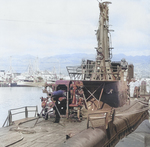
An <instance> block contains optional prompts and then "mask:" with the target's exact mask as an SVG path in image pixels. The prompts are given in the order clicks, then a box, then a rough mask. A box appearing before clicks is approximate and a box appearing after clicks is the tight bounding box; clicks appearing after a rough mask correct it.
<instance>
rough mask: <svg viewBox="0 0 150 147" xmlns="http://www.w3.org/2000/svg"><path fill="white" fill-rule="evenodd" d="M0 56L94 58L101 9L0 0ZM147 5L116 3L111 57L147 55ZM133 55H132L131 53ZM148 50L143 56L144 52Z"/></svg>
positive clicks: (69, 0) (88, 4)
mask: <svg viewBox="0 0 150 147" xmlns="http://www.w3.org/2000/svg"><path fill="white" fill-rule="evenodd" d="M0 2H1V5H0V31H1V34H0V40H1V41H0V48H1V50H0V54H1V55H3V56H4V55H14V54H20V55H23V54H32V55H36V56H39V57H44V56H51V55H56V54H66V53H95V50H94V48H95V47H96V46H97V40H96V36H95V32H94V30H96V29H97V28H98V19H99V7H98V2H97V1H96V0H95V1H93V0H86V1H85V0H82V1H79V0H76V1H73V0H61V1H60V0H57V1H55V0H50V1H49V0H39V1H35V0H13V1H12V0H5V1H2V0H0ZM149 4H150V2H149V1H148V0H137V1H135V0H120V1H117V0H112V4H111V5H109V6H110V11H109V13H110V24H111V25H113V26H112V27H111V28H112V29H114V30H115V32H114V33H113V34H112V43H113V47H114V48H115V50H114V51H113V53H115V54H116V53H125V54H128V55H130V54H133V52H134V54H139V53H140V52H141V50H142V53H143V54H147V55H150V52H149V45H150V43H149V40H150V37H149V35H150V34H149V32H150V26H149V21H150V13H149V8H148V5H149ZM131 49H132V52H131ZM144 50H145V51H144Z"/></svg>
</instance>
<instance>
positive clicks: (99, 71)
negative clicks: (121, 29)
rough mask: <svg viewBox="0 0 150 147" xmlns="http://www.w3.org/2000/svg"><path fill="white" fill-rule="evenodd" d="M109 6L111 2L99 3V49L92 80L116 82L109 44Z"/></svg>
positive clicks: (97, 34) (97, 49)
mask: <svg viewBox="0 0 150 147" xmlns="http://www.w3.org/2000/svg"><path fill="white" fill-rule="evenodd" d="M108 4H111V2H103V3H99V8H100V16H99V27H98V30H97V32H96V36H97V42H98V47H96V51H97V56H96V62H95V67H94V72H93V74H92V76H91V80H114V78H113V74H112V69H111V60H110V59H111V49H112V47H110V43H109V36H108V34H109V16H108V10H109V9H108Z"/></svg>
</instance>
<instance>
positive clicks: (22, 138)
mask: <svg viewBox="0 0 150 147" xmlns="http://www.w3.org/2000/svg"><path fill="white" fill-rule="evenodd" d="M131 103H132V102H131ZM132 106H133V107H134V108H133V109H135V107H136V106H135V104H134V103H133V104H130V105H126V106H124V107H121V108H116V120H118V119H120V118H121V116H124V115H126V114H127V113H128V112H130V111H131V108H132ZM117 115H118V118H117ZM35 122H36V119H35V118H34V119H32V120H27V119H24V120H19V121H16V122H14V124H13V125H12V126H9V127H4V128H0V142H1V144H0V147H4V146H11V147H37V146H38V147H47V146H51V147H58V146H60V145H62V144H64V142H66V135H70V136H71V138H74V137H72V136H78V134H81V133H82V132H83V131H84V130H87V119H83V120H82V121H81V122H77V121H71V120H67V119H65V118H63V119H61V121H60V123H54V118H49V119H48V120H44V119H43V118H40V119H39V120H38V122H37V124H36V125H35ZM34 125H35V126H34ZM99 125H100V126H103V125H104V121H102V122H101V124H99ZM68 140H70V139H68Z"/></svg>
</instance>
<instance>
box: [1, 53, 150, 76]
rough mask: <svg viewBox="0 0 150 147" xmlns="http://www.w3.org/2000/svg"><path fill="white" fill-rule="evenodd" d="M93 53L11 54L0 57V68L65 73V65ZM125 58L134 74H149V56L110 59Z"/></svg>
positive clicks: (72, 64)
mask: <svg viewBox="0 0 150 147" xmlns="http://www.w3.org/2000/svg"><path fill="white" fill-rule="evenodd" d="M95 57H96V55H95V54H85V53H76V54H63V55H56V56H49V57H44V58H40V57H36V56H32V55H24V56H12V57H1V58H0V69H1V70H5V71H8V70H10V69H11V68H12V70H13V72H20V73H22V72H27V70H28V67H30V68H32V69H33V70H37V69H38V68H39V70H42V71H43V70H49V71H54V70H55V72H56V73H60V72H61V73H63V74H66V75H67V69H66V66H79V65H81V62H82V59H85V60H86V59H89V60H95ZM122 58H125V59H126V61H127V62H128V63H129V64H133V65H134V69H135V74H136V75H138V76H139V77H140V76H144V77H147V76H150V56H126V55H124V54H114V55H113V57H112V61H121V59H122Z"/></svg>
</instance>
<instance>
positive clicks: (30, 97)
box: [0, 87, 46, 127]
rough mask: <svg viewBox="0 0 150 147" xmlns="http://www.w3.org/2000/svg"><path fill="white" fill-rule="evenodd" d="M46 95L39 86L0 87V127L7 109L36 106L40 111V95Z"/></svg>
mask: <svg viewBox="0 0 150 147" xmlns="http://www.w3.org/2000/svg"><path fill="white" fill-rule="evenodd" d="M41 96H43V97H46V94H45V93H43V92H42V88H39V87H0V127H2V125H3V123H4V121H5V119H6V117H7V115H8V110H9V109H14V108H19V107H24V106H38V111H39V112H40V111H41V102H40V97H41Z"/></svg>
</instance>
